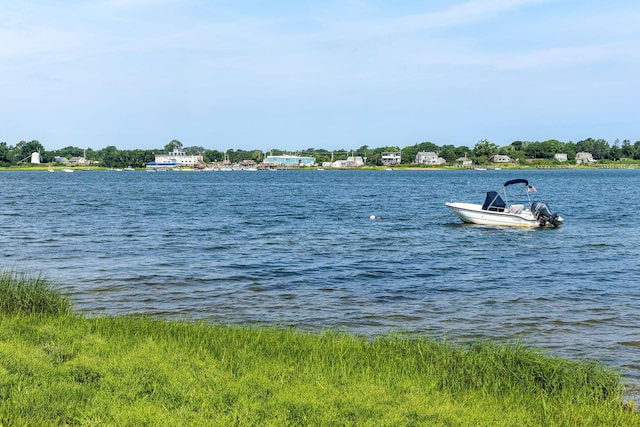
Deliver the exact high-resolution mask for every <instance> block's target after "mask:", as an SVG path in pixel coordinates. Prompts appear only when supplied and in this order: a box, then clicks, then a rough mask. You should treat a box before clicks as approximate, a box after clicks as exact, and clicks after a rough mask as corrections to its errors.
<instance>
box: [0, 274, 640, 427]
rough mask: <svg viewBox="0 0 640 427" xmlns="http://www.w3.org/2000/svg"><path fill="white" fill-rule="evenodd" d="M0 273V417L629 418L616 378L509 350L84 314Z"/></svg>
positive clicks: (4, 421) (246, 421)
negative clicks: (2, 293) (73, 310)
mask: <svg viewBox="0 0 640 427" xmlns="http://www.w3.org/2000/svg"><path fill="white" fill-rule="evenodd" d="M0 281H1V282H2V288H0V292H5V291H6V295H5V296H3V297H2V313H8V314H13V315H12V316H3V315H0V425H109V426H111V425H131V426H134V425H135V426H137V425H148V426H156V425H157V426H165V425H172V426H179V425H206V426H209V425H213V426H217V425H221V426H226V425H240V426H244V425H248V426H258V425H260V426H261V425H277V426H280V425H292V426H299V425H314V426H315V425H397V426H421V425H425V426H479V425H482V426H494V425H495V426H516V425H517V426H539V425H545V426H575V425H587V426H590V425H598V426H600V425H601V426H640V416H639V414H637V413H635V412H634V411H632V410H629V409H628V408H626V407H624V406H623V405H622V404H621V403H622V393H623V388H622V384H621V382H620V376H619V375H618V374H617V373H616V372H613V371H611V370H609V369H607V368H606V367H604V366H602V365H599V364H595V363H583V362H573V361H568V360H564V359H559V358H554V357H549V356H547V355H544V354H543V353H540V352H537V351H535V350H531V349H526V348H524V347H523V346H521V345H519V344H508V345H501V344H495V343H488V342H476V343H474V344H471V345H468V346H467V345H464V346H463V345H452V344H450V343H448V342H445V341H442V342H440V341H436V340H433V339H429V338H420V337H409V336H403V335H390V336H385V337H381V338H377V339H373V340H370V339H367V338H364V337H358V336H354V335H351V334H348V333H340V332H324V333H308V332H301V331H297V330H295V329H279V328H262V327H252V326H223V325H210V324H206V323H188V322H178V321H163V320H157V319H150V318H146V317H135V316H121V317H93V318H85V317H83V316H79V315H75V314H73V313H71V311H70V305H69V302H68V300H67V299H65V298H63V297H61V296H60V294H59V293H58V292H57V291H56V290H55V287H52V286H51V285H50V284H49V283H48V282H46V281H43V280H41V279H33V278H29V277H25V276H22V275H16V274H13V273H12V274H9V275H7V274H5V275H4V276H2V278H1V280H0ZM23 292H27V293H29V292H31V293H32V295H22V293H23ZM48 292H50V293H51V295H49V297H46V296H43V294H47V293H48ZM50 299H51V302H49V300H50ZM42 300H45V302H42ZM7 301H12V302H10V303H8V302H7ZM34 313H47V314H58V315H55V316H33V315H32V314H34Z"/></svg>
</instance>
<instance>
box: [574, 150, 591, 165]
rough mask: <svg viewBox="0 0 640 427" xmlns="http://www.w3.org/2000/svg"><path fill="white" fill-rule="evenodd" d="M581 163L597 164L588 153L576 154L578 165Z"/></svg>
mask: <svg viewBox="0 0 640 427" xmlns="http://www.w3.org/2000/svg"><path fill="white" fill-rule="evenodd" d="M581 163H595V160H594V159H593V155H591V153H586V152H584V151H580V152H579V153H576V164H577V165H579V164H581Z"/></svg>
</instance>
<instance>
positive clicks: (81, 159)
mask: <svg viewBox="0 0 640 427" xmlns="http://www.w3.org/2000/svg"><path fill="white" fill-rule="evenodd" d="M69 163H71V164H77V165H84V164H85V163H87V159H85V158H84V157H72V158H70V159H69Z"/></svg>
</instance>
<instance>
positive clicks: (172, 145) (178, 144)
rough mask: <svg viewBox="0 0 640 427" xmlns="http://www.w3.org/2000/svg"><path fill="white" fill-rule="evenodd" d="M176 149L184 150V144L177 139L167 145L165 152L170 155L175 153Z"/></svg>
mask: <svg viewBox="0 0 640 427" xmlns="http://www.w3.org/2000/svg"><path fill="white" fill-rule="evenodd" d="M176 149H178V150H182V142H180V141H178V140H177V139H172V140H171V141H169V143H168V144H167V145H165V146H164V150H165V151H166V152H167V153H170V152H171V151H174V150H176Z"/></svg>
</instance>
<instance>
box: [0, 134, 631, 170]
mask: <svg viewBox="0 0 640 427" xmlns="http://www.w3.org/2000/svg"><path fill="white" fill-rule="evenodd" d="M175 148H179V149H182V150H183V151H184V152H185V153H186V154H188V155H196V154H201V155H202V156H203V160H204V161H205V162H206V163H214V162H220V161H222V160H224V159H225V157H226V158H227V159H228V160H229V161H231V163H238V162H242V161H243V160H253V161H255V162H258V163H260V162H262V161H263V160H264V158H265V157H266V156H268V155H279V154H295V155H299V156H309V157H315V158H316V162H317V163H319V164H321V163H323V162H329V161H332V160H333V161H335V160H345V159H346V158H347V157H349V156H361V157H364V158H366V159H365V160H366V164H367V165H374V166H376V165H377V166H380V165H382V161H381V157H382V153H384V152H398V151H400V152H401V153H402V163H403V164H411V163H413V162H414V161H415V157H416V154H417V153H418V152H425V151H426V152H435V153H437V154H438V156H439V157H442V158H443V159H445V160H446V162H447V163H448V164H454V163H455V162H456V160H457V159H460V158H464V157H467V158H468V159H471V160H473V162H474V164H476V165H482V164H486V163H488V161H489V158H490V157H492V156H493V155H496V154H504V155H507V156H509V157H510V158H512V159H514V161H518V162H520V163H524V162H525V161H532V160H544V161H553V156H554V155H555V154H556V153H566V154H567V158H568V160H569V161H572V160H575V157H576V153H579V152H588V153H591V155H592V156H593V158H594V160H608V161H619V160H624V159H628V160H632V159H633V160H639V159H640V141H636V142H635V143H634V144H632V143H631V141H629V140H628V139H625V140H624V141H622V142H620V140H618V139H616V140H615V141H614V142H613V144H609V143H608V142H607V141H606V140H604V139H593V138H587V139H585V140H582V141H578V142H561V141H558V140H555V139H551V140H548V141H542V142H540V141H514V142H512V143H511V144H509V145H505V146H502V147H500V146H498V145H496V144H494V143H492V142H490V141H488V140H486V139H485V140H481V141H478V142H477V143H476V144H475V146H474V147H473V148H470V147H468V146H457V147H456V146H454V145H451V144H448V145H442V146H439V145H436V144H434V143H432V142H421V143H419V144H415V145H411V146H407V147H404V148H399V147H397V146H387V147H380V148H371V147H369V146H366V145H363V146H362V147H360V148H357V149H340V150H326V149H322V148H307V149H303V150H298V151H294V152H292V151H286V150H279V149H272V150H269V151H267V152H265V151H261V150H249V151H246V150H232V149H230V150H226V151H219V150H210V149H206V148H204V147H197V146H191V147H187V146H183V144H182V143H181V142H180V141H178V140H175V139H174V140H172V141H170V142H169V143H168V144H167V145H165V146H164V147H163V148H158V149H153V150H140V149H136V150H119V149H117V148H116V147H115V146H112V145H110V146H108V147H105V148H103V149H100V150H94V149H91V148H78V147H72V146H69V147H65V148H61V149H59V150H52V151H48V150H46V149H45V147H44V146H43V145H42V144H41V143H40V142H39V141H37V140H33V141H28V142H27V141H20V142H19V143H17V144H16V145H15V146H11V145H9V144H7V143H6V142H0V166H5V167H6V166H12V165H16V164H19V163H28V162H29V161H30V160H31V154H32V153H34V152H39V153H40V156H41V159H42V162H43V163H55V162H56V159H63V158H66V159H71V158H74V157H76V158H78V157H83V158H85V159H86V160H87V161H89V162H92V163H94V164H99V165H100V166H104V167H113V168H121V167H126V166H133V167H144V166H145V165H146V164H147V163H148V162H151V161H154V160H155V155H156V154H162V153H167V152H169V151H172V150H173V149H175Z"/></svg>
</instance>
